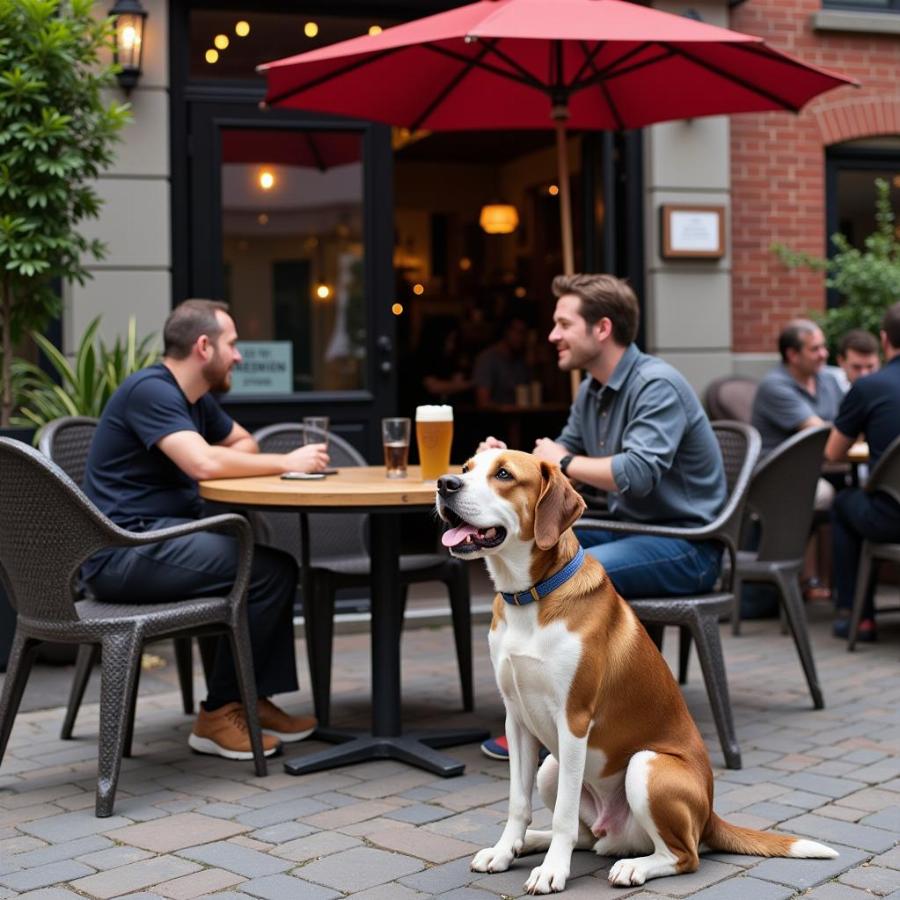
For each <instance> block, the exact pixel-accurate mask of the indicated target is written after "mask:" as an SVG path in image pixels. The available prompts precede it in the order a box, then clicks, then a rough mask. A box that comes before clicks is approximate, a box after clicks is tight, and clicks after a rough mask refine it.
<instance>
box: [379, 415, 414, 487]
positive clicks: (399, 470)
mask: <svg viewBox="0 0 900 900" xmlns="http://www.w3.org/2000/svg"><path fill="white" fill-rule="evenodd" d="M411 426H412V423H411V421H410V420H409V419H402V418H392V419H382V420H381V439H382V442H383V443H384V467H385V469H386V470H387V477H388V478H406V466H407V463H408V461H409V435H410V431H411Z"/></svg>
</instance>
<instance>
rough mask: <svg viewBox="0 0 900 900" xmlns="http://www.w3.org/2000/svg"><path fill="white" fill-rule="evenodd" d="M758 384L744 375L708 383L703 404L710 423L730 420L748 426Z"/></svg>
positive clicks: (731, 376)
mask: <svg viewBox="0 0 900 900" xmlns="http://www.w3.org/2000/svg"><path fill="white" fill-rule="evenodd" d="M758 387H759V382H758V381H757V380H756V379H755V378H748V377H747V376H746V375H725V376H723V377H722V378H716V379H714V380H713V381H711V382H710V383H709V385H708V386H707V388H706V393H705V394H704V396H703V404H704V406H705V407H706V411H707V412H708V413H709V418H710V419H711V420H712V421H717V420H721V419H730V420H734V421H736V422H746V423H747V424H748V425H749V424H750V419H751V417H752V413H753V400H754V398H755V397H756V389H757V388H758Z"/></svg>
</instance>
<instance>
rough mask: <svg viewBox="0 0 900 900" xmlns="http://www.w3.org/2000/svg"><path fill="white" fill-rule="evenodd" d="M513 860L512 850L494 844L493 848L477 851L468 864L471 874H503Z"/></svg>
mask: <svg viewBox="0 0 900 900" xmlns="http://www.w3.org/2000/svg"><path fill="white" fill-rule="evenodd" d="M514 858H515V853H514V851H513V850H512V848H509V847H501V846H500V845H499V844H495V845H494V846H493V847H485V848H484V850H479V851H478V852H477V853H476V854H475V858H474V859H473V860H472V862H471V863H470V864H469V868H470V869H471V870H472V871H473V872H505V871H506V870H507V869H508V868H509V864H510V863H511V862H512V861H513V859H514Z"/></svg>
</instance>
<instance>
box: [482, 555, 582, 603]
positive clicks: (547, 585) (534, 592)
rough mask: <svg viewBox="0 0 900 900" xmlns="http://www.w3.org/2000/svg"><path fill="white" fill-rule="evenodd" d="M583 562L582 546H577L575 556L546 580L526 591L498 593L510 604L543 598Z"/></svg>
mask: <svg viewBox="0 0 900 900" xmlns="http://www.w3.org/2000/svg"><path fill="white" fill-rule="evenodd" d="M583 562H584V548H583V547H579V548H578V552H577V553H576V554H575V556H573V557H572V559H570V560H569V561H568V562H567V563H566V564H565V565H564V566H563V567H562V568H561V569H560V570H559V571H558V572H557V573H556V574H555V575H551V576H550V577H549V578H548V579H546V581H540V582H538V583H537V584H536V585H535V586H534V587H532V588H529V589H528V590H527V591H519V592H518V593H517V594H507V593H506V591H500V593H501V595H502V596H503V599H504V600H505V601H506V602H507V603H509V604H511V605H512V606H526V605H528V604H529V603H532V602H533V601H535V600H543V599H544V597H546V596H547V594H549V593H550V592H551V591H555V590H556V589H557V588H558V587H559V586H560V585H563V584H565V583H566V582H567V581H568V580H569V579H570V578H571V577H572V576H573V575H574V574H575V573H576V572H577V571H578V570H579V569H580V568H581V564H582V563H583Z"/></svg>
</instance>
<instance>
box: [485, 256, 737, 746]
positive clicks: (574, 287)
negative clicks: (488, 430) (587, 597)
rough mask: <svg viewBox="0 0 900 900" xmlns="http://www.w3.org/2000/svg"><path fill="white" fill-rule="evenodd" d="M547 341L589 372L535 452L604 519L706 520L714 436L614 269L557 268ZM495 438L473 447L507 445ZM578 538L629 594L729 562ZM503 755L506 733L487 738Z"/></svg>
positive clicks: (710, 544) (626, 538)
mask: <svg viewBox="0 0 900 900" xmlns="http://www.w3.org/2000/svg"><path fill="white" fill-rule="evenodd" d="M553 294H554V296H555V297H556V298H557V299H556V309H555V311H554V314H553V322H554V325H553V330H552V331H551V332H550V335H549V340H550V343H551V344H553V346H554V347H555V349H556V352H557V357H558V364H559V368H560V369H561V370H562V371H563V372H570V371H571V370H572V369H582V370H584V371H585V372H587V375H588V377H586V378H585V379H584V380H583V381H582V382H581V387H580V388H579V390H578V395H577V397H576V398H575V402H574V403H573V404H572V407H571V410H570V412H569V419H568V421H567V422H566V425H565V427H564V428H563V430H562V432H561V433H560V435H559V437H558V438H557V439H556V440H551V439H550V438H547V437H544V438H541V439H539V440H538V441H537V443H536V444H535V447H534V451H533V452H534V455H535V456H536V457H537V458H538V459H541V460H546V461H547V462H551V463H556V464H558V465H559V467H560V469H562V472H563V474H564V475H566V476H568V477H569V478H570V479H571V480H572V481H574V482H578V483H580V484H587V485H591V486H592V487H595V488H598V489H600V490H603V491H607V492H608V494H607V497H608V502H609V518H613V519H621V520H623V521H628V522H643V523H648V524H654V525H675V526H685V527H697V526H702V525H707V524H709V523H710V522H711V521H713V519H715V517H716V516H717V515H718V513H719V511H720V510H721V509H722V506H723V505H724V503H725V499H726V494H727V489H726V483H725V467H724V463H723V460H722V452H721V449H720V447H719V442H718V441H717V440H716V436H715V434H714V432H713V430H712V426H711V425H710V422H709V419H708V418H707V417H706V413H704V411H703V407H702V406H701V405H700V401H699V399H698V398H697V395H696V394H695V393H694V390H693V388H692V387H691V386H690V385H689V384H688V382H687V380H686V379H685V378H684V376H683V375H682V374H681V373H680V372H679V371H678V370H677V369H675V368H673V367H672V366H671V365H669V364H668V363H667V362H665V361H663V360H662V359H659V358H658V357H655V356H650V355H648V354H646V353H642V352H641V351H640V350H639V349H638V347H637V345H636V344H635V343H634V339H635V336H636V334H637V328H638V319H639V307H638V302H637V298H636V297H635V295H634V291H632V289H631V287H630V285H628V283H627V282H625V281H623V280H621V279H619V278H616V277H614V276H613V275H599V274H598V275H559V276H557V277H556V278H555V279H554V280H553ZM504 446H505V444H503V442H502V441H498V440H497V439H496V438H495V437H488V438H487V439H486V440H484V441H483V442H482V443H481V444H480V445H479V447H478V451H477V452H481V451H483V450H488V449H491V448H492V447H496V448H503V447H504ZM575 535H576V536H577V537H578V540H579V541H580V542H581V545H582V546H583V547H584V548H585V551H586V552H587V553H589V554H591V555H592V556H594V557H595V558H596V559H597V560H598V561H599V562H600V563H601V564H602V565H603V567H604V569H605V570H606V574H607V575H608V576H609V579H610V581H611V582H612V584H613V586H614V587H615V589H616V590H617V591H618V592H619V593H620V594H621V595H622V596H623V597H625V598H627V599H634V598H638V597H664V596H670V597H677V596H679V595H682V596H683V595H691V594H695V593H704V592H706V591H709V590H711V589H712V587H713V585H714V584H715V581H716V579H717V578H718V577H719V571H720V567H721V560H722V548H721V546H720V545H719V544H718V543H717V542H716V541H698V542H691V541H687V540H684V539H682V538H672V537H656V536H651V535H639V534H623V533H620V532H615V531H606V530H599V529H598V530H594V529H591V530H587V529H583V530H578V529H576V531H575ZM482 751H483V752H484V753H485V755H487V756H490V757H492V758H495V759H507V758H508V756H509V752H508V749H507V745H506V740H505V738H502V737H501V738H496V739H493V740H489V741H486V742H485V743H484V744H482Z"/></svg>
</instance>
